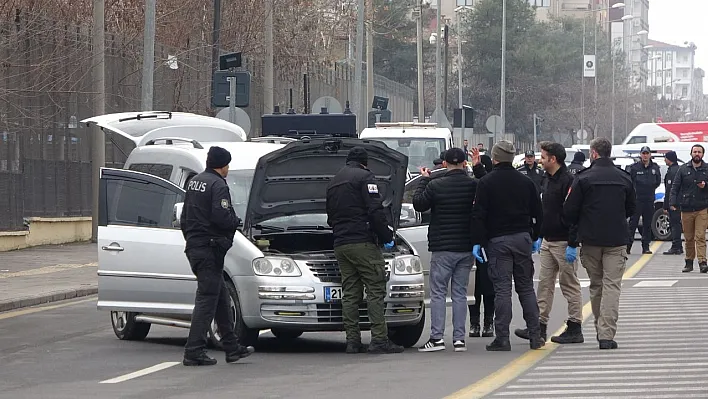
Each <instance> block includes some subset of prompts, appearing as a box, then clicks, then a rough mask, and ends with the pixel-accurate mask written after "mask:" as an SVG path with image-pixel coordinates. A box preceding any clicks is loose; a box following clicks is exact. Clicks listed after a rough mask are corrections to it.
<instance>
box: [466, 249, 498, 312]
mask: <svg viewBox="0 0 708 399" xmlns="http://www.w3.org/2000/svg"><path fill="white" fill-rule="evenodd" d="M476 262H477V272H476V273H475V279H474V299H475V301H474V305H469V311H470V325H475V324H476V325H479V320H480V310H481V307H482V302H484V324H491V323H493V322H494V285H493V284H492V281H491V280H490V279H489V263H482V262H480V261H476Z"/></svg>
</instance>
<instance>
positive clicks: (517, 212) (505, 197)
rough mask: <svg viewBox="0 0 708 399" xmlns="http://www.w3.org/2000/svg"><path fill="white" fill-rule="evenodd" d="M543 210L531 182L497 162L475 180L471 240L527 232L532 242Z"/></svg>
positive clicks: (509, 166) (480, 240) (506, 164)
mask: <svg viewBox="0 0 708 399" xmlns="http://www.w3.org/2000/svg"><path fill="white" fill-rule="evenodd" d="M542 223H543V210H542V208H541V198H540V197H539V192H538V190H537V189H536V186H535V185H534V184H533V182H532V181H531V180H530V179H529V178H527V177H526V176H524V175H522V174H521V173H519V171H517V170H516V169H514V167H513V166H511V163H498V164H496V165H495V166H494V169H493V170H492V171H491V172H490V173H488V174H487V175H486V176H484V177H483V178H482V179H480V180H479V183H478V184H477V197H476V198H475V202H474V209H473V216H472V230H473V234H474V235H473V241H474V242H475V243H476V244H482V245H484V244H486V243H487V242H488V241H489V239H491V238H494V237H500V236H505V235H511V234H516V233H523V232H527V233H529V234H531V238H532V239H533V240H534V241H535V240H537V239H538V237H539V235H540V234H541V224H542Z"/></svg>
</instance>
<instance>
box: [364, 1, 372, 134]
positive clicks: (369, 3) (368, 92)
mask: <svg viewBox="0 0 708 399" xmlns="http://www.w3.org/2000/svg"><path fill="white" fill-rule="evenodd" d="M366 3H367V4H366V21H367V23H366V99H365V100H364V109H365V110H366V109H369V107H370V106H369V104H371V103H372V102H373V101H374V1H373V0H366ZM362 115H366V118H367V120H368V113H367V112H364V113H362Z"/></svg>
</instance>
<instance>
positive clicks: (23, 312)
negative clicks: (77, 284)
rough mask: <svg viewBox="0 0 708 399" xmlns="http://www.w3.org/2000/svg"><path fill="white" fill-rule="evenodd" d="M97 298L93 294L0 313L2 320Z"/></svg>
mask: <svg viewBox="0 0 708 399" xmlns="http://www.w3.org/2000/svg"><path fill="white" fill-rule="evenodd" d="M95 300H96V296H95V295H92V296H91V297H89V298H87V299H80V300H78V301H74V300H70V301H71V302H62V303H59V304H55V305H47V306H38V307H32V308H26V309H21V310H12V311H9V312H5V313H0V320H5V319H11V318H13V317H19V316H25V315H28V314H32V313H38V312H44V311H47V310H53V309H59V308H65V307H67V306H72V305H76V304H79V303H84V302H91V301H95Z"/></svg>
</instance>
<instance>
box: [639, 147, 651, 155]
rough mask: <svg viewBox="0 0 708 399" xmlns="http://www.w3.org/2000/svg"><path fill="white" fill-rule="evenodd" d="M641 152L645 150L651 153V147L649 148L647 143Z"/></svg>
mask: <svg viewBox="0 0 708 399" xmlns="http://www.w3.org/2000/svg"><path fill="white" fill-rule="evenodd" d="M639 152H641V153H642V154H643V153H645V152H649V153H651V149H650V148H649V146H646V145H645V146H644V147H642V149H641V150H640V151H639Z"/></svg>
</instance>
